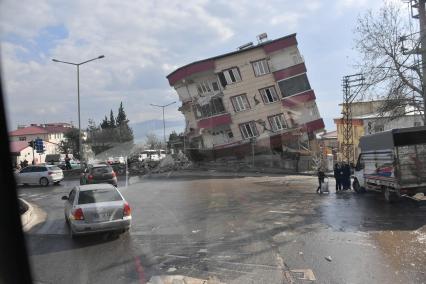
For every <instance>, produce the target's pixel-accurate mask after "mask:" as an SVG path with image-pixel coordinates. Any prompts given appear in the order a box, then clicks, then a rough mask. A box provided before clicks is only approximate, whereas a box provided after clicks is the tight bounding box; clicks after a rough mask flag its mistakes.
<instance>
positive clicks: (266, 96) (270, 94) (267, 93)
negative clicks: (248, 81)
mask: <svg viewBox="0 0 426 284" xmlns="http://www.w3.org/2000/svg"><path fill="white" fill-rule="evenodd" d="M259 92H260V95H261V96H262V99H263V102H264V103H265V104H270V103H273V102H276V101H278V95H277V92H276V91H275V87H273V86H272V87H268V88H265V89H261V90H259Z"/></svg>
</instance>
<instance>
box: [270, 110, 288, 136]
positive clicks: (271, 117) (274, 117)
mask: <svg viewBox="0 0 426 284" xmlns="http://www.w3.org/2000/svg"><path fill="white" fill-rule="evenodd" d="M277 117H281V121H280V123H281V125H282V126H283V128H280V129H278V128H275V129H274V125H277V124H276V118H277ZM268 121H269V125H270V126H271V129H272V131H273V132H278V131H281V130H284V129H288V123H287V121H286V120H285V117H284V113H278V114H274V115H270V116H268ZM272 122H274V124H272Z"/></svg>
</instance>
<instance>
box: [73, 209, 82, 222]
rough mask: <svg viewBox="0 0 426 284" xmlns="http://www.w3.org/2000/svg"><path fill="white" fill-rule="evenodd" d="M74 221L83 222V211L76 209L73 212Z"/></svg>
mask: <svg viewBox="0 0 426 284" xmlns="http://www.w3.org/2000/svg"><path fill="white" fill-rule="evenodd" d="M72 215H73V216H74V220H84V214H83V209H81V208H77V209H75V210H74V212H73V214H72Z"/></svg>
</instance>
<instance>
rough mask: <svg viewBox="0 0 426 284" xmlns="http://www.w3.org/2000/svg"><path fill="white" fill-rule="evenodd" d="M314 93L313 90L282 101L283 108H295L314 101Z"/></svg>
mask: <svg viewBox="0 0 426 284" xmlns="http://www.w3.org/2000/svg"><path fill="white" fill-rule="evenodd" d="M315 99H316V97H315V93H314V91H313V90H308V91H305V92H303V93H299V94H296V95H293V96H290V97H285V98H283V99H282V105H283V107H297V106H299V105H301V104H303V103H306V102H309V101H313V100H315Z"/></svg>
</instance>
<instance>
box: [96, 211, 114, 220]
mask: <svg viewBox="0 0 426 284" xmlns="http://www.w3.org/2000/svg"><path fill="white" fill-rule="evenodd" d="M110 216H111V214H110V213H108V212H104V213H97V214H95V216H94V217H95V220H98V221H103V220H107V219H109V217H110Z"/></svg>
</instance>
